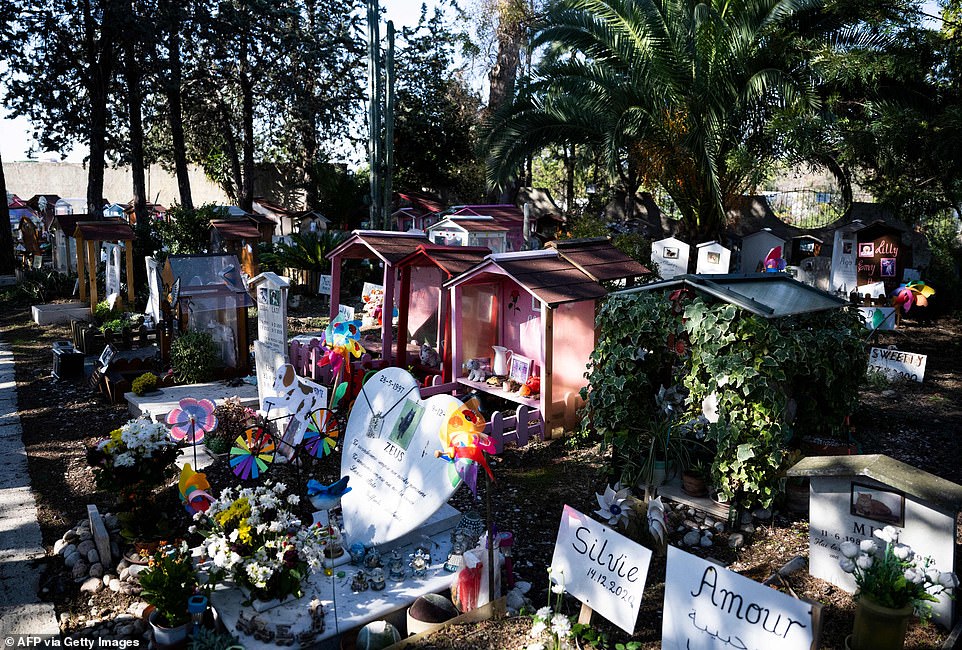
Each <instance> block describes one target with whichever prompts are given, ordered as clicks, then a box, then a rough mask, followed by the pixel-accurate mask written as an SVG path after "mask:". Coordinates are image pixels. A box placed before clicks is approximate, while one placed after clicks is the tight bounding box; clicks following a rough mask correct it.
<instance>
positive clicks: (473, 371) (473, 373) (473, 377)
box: [464, 359, 488, 381]
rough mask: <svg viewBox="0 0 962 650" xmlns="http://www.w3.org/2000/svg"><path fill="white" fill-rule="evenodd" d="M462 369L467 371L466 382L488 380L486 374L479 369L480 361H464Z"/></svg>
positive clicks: (482, 369) (481, 368)
mask: <svg viewBox="0 0 962 650" xmlns="http://www.w3.org/2000/svg"><path fill="white" fill-rule="evenodd" d="M464 369H465V370H467V371H468V381H484V380H486V379H487V378H488V373H487V372H486V371H485V370H484V368H483V367H481V360H480V359H470V360H469V361H466V362H465V364H464Z"/></svg>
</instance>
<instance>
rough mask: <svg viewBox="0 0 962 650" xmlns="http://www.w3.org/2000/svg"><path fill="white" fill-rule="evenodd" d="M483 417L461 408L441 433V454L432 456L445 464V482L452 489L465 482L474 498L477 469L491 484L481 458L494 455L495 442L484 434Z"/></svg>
mask: <svg viewBox="0 0 962 650" xmlns="http://www.w3.org/2000/svg"><path fill="white" fill-rule="evenodd" d="M484 424H485V422H484V417H483V416H482V415H481V414H480V413H478V412H477V411H476V410H474V409H472V408H470V407H469V406H467V405H464V404H462V405H461V406H459V407H458V408H457V409H455V411H454V412H453V413H452V414H451V415H450V416H449V417H448V423H447V426H446V427H443V428H442V429H441V434H440V437H441V444H442V446H443V447H444V448H443V449H442V450H441V451H437V452H435V454H434V455H435V456H436V457H438V458H443V459H444V460H446V461H448V463H449V464H448V478H449V479H450V480H451V484H452V485H457V484H458V481H464V482H465V483H466V484H467V486H468V487H469V488H470V489H471V493H472V494H474V496H477V495H478V465H481V466H482V467H483V468H484V471H486V472H487V473H488V478H490V479H491V480H492V481H493V480H494V474H492V473H491V468H490V467H488V461H487V460H485V458H484V455H485V454H486V453H487V454H493V453H495V451H496V449H495V446H494V440H492V439H491V438H490V437H489V436H487V435H485V434H484Z"/></svg>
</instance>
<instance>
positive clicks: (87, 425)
mask: <svg viewBox="0 0 962 650" xmlns="http://www.w3.org/2000/svg"><path fill="white" fill-rule="evenodd" d="M68 338H69V332H68V330H67V328H66V327H47V328H40V327H37V326H36V325H34V324H33V323H32V322H31V321H30V319H29V310H27V309H21V308H14V309H4V310H2V313H0V339H2V340H4V341H6V342H8V343H10V344H11V345H12V347H13V350H14V353H15V356H16V376H17V388H18V394H19V400H20V402H19V403H20V415H21V422H22V424H23V431H24V434H23V437H24V444H25V445H26V449H27V454H28V458H29V468H30V474H31V481H32V485H33V488H34V491H35V493H36V497H37V501H38V509H39V518H40V526H41V529H42V532H43V542H44V544H45V545H46V546H47V548H48V551H49V550H50V549H51V548H52V546H53V544H54V542H55V541H56V540H57V539H58V538H59V537H60V536H61V535H62V534H63V533H64V532H65V531H66V530H67V529H68V528H69V527H71V526H72V525H74V524H75V523H76V522H77V521H78V520H80V519H81V518H83V517H84V516H85V514H86V504H88V503H95V504H97V505H98V506H99V507H100V509H101V511H104V510H109V508H110V506H111V504H112V503H113V497H112V495H109V494H104V493H98V492H97V491H96V488H95V486H94V481H93V473H92V471H91V470H90V468H89V467H88V465H87V462H86V459H85V450H86V448H87V446H90V445H93V444H95V443H96V442H97V441H98V440H99V439H100V438H102V437H103V436H105V435H106V434H107V433H108V432H109V431H110V430H112V429H114V428H116V427H117V426H119V425H120V424H122V423H123V422H124V421H126V420H127V418H128V416H127V409H126V405H123V406H112V405H109V404H107V403H106V401H105V400H104V399H103V398H101V397H100V396H98V395H94V394H93V393H91V392H90V391H89V390H87V389H86V388H85V387H83V386H82V384H81V382H80V381H78V380H65V381H58V380H56V379H55V378H53V377H52V376H51V369H52V353H51V344H52V343H53V342H54V341H56V340H62V339H68ZM878 344H879V345H880V346H882V347H884V346H887V345H895V346H897V347H898V348H899V349H903V350H908V351H912V352H917V353H921V354H927V355H928V365H927V368H926V373H925V382H924V383H922V384H915V383H900V384H893V385H887V386H879V387H875V388H872V387H870V386H868V385H866V386H865V387H864V389H863V391H862V395H861V398H862V399H861V402H862V403H861V406H860V408H859V409H858V411H857V412H856V413H855V414H854V416H853V424H854V425H855V427H856V437H857V439H858V441H859V443H860V446H861V451H862V452H863V453H884V454H888V455H889V456H892V457H894V458H897V459H899V460H902V461H904V462H907V463H910V464H912V465H915V466H916V467H919V468H921V469H924V470H926V471H929V472H932V473H933V474H936V475H938V476H941V477H943V478H946V479H949V480H951V481H954V482H957V483H962V462H960V460H962V437H960V435H959V434H960V432H962V370H960V360H962V324H960V323H959V322H958V321H954V320H943V321H938V322H934V323H931V324H927V325H926V326H924V327H922V326H917V325H914V324H912V323H907V324H906V326H905V327H904V328H903V329H901V330H899V331H897V332H892V333H886V334H884V335H882V336H881V338H880V340H879V341H878ZM605 460H606V459H605V457H604V456H603V455H602V454H601V452H600V451H599V450H598V449H597V448H578V447H577V446H574V445H571V444H568V443H566V442H565V441H552V442H550V443H534V444H531V445H528V446H527V447H525V448H522V449H512V450H508V451H506V452H505V453H504V454H503V455H501V456H500V457H499V458H497V459H494V461H493V463H492V464H493V469H494V472H495V475H496V480H497V482H496V483H495V484H494V487H493V489H492V499H491V502H492V508H493V516H494V520H495V522H496V525H497V526H498V528H499V529H501V530H511V531H513V532H514V534H515V539H516V547H515V553H514V555H515V557H514V566H515V573H516V574H517V576H518V578H519V579H520V580H524V581H527V582H530V583H531V584H532V589H531V591H530V592H529V594H528V597H529V598H530V599H531V602H532V604H533V606H534V607H535V608H537V607H540V606H542V605H545V604H547V573H546V571H545V568H546V567H547V565H548V564H549V563H550V560H551V555H552V552H553V548H554V541H555V537H556V535H557V530H558V522H559V521H560V515H561V510H562V506H563V505H564V504H569V505H571V506H573V507H575V508H577V509H579V510H581V511H583V512H592V511H593V510H595V509H596V508H597V504H596V501H595V493H596V492H600V491H602V490H603V489H604V468H605ZM335 466H336V464H335V463H332V468H335ZM333 471H336V469H332V472H333ZM208 475H209V477H210V478H211V483H212V484H214V485H219V484H220V485H223V484H224V483H223V482H221V481H224V482H226V481H227V480H229V478H230V477H231V476H232V475H231V474H229V472H228V471H227V470H226V469H225V468H224V467H217V466H214V467H212V468H210V469H209V470H208ZM279 478H280V477H279ZM173 492H174V490H171V491H170V494H169V498H170V499H171V501H170V505H171V510H175V511H177V512H178V513H180V512H181V511H182V509H181V508H180V506H179V505H177V504H176V503H175V499H176V496H174V494H173ZM471 500H472V497H471V495H470V493H469V492H467V491H466V490H462V491H459V493H458V494H457V495H456V497H455V499H454V500H453V503H454V505H455V506H457V507H459V508H465V507H468V506H471V505H472V503H471ZM475 505H476V507H483V502H482V503H479V504H475ZM183 524H184V525H185V526H186V517H185V518H184V521H183ZM676 535H678V534H677V533H676ZM719 537H720V538H721V539H720V540H719V543H718V544H716V545H715V546H713V547H711V548H708V549H701V550H700V552H701V553H702V554H703V555H706V556H712V557H716V558H718V559H720V560H721V561H723V562H724V563H726V564H728V565H730V567H731V568H733V569H735V570H737V571H739V572H741V573H743V574H745V575H748V576H749V577H751V578H753V579H756V580H763V579H764V578H765V577H767V576H768V575H770V574H771V573H772V572H774V571H775V570H776V569H778V568H779V567H781V566H782V565H783V564H785V563H786V562H788V561H789V560H791V559H792V558H794V557H796V556H803V557H807V554H808V529H807V522H806V521H805V520H800V519H799V518H798V517H793V516H786V515H783V514H781V513H780V512H776V514H775V516H774V517H773V518H772V520H771V521H770V523H769V524H768V525H761V526H758V528H757V530H756V532H755V534H754V535H753V536H752V538H751V539H750V541H749V543H748V544H747V545H746V546H745V547H743V548H741V549H738V550H734V549H730V548H728V546H727V544H726V543H725V535H720V536H719ZM672 541H673V542H674V543H676V544H677V543H678V540H677V539H673V540H672ZM62 569H63V567H62V560H61V559H60V558H58V557H56V556H53V555H51V557H50V559H49V561H48V562H47V565H46V569H45V575H44V579H43V581H42V597H43V598H44V599H46V600H49V601H52V602H53V603H54V604H55V606H56V609H57V611H58V614H60V615H61V621H62V628H63V630H64V632H71V631H74V630H76V629H78V628H81V627H83V626H84V625H85V621H86V620H87V619H89V618H91V617H97V618H109V617H110V616H111V613H112V612H116V613H120V612H123V611H124V610H125V609H126V608H127V606H128V605H129V600H127V598H128V597H125V596H121V595H120V594H115V593H113V592H110V591H108V590H104V591H102V592H101V593H99V594H97V595H96V596H94V597H92V598H90V597H88V596H87V595H81V594H80V593H79V589H78V585H77V584H75V583H74V582H73V580H72V579H71V578H69V577H68V576H65V575H64V574H63V571H62ZM664 570H665V565H664V560H663V559H662V558H656V559H655V560H654V561H653V563H652V567H651V571H650V574H649V577H648V586H647V588H646V593H645V597H644V600H643V601H642V605H641V613H640V615H639V618H638V622H637V626H636V628H635V629H636V631H635V634H634V635H632V636H630V637H629V636H627V635H626V634H625V633H624V632H622V631H620V630H618V629H617V628H615V627H614V626H611V625H609V624H607V623H606V622H605V621H602V620H598V618H597V617H596V620H595V621H594V622H593V623H594V627H595V629H597V630H598V631H600V632H601V633H603V634H604V635H605V637H606V639H607V647H612V648H613V647H615V644H616V643H626V642H629V641H635V642H638V643H639V646H638V647H639V648H644V649H654V648H659V647H660V636H661V623H662V621H661V616H662V612H661V603H662V597H663V591H664V585H663V576H664ZM788 583H789V586H790V588H791V589H792V590H793V591H794V592H795V593H796V594H798V595H799V596H803V597H807V598H811V599H813V600H816V601H819V602H821V603H823V605H824V607H823V617H824V627H823V634H822V645H821V647H823V648H838V649H841V648H844V637H845V636H846V635H847V634H849V633H850V631H851V621H852V617H853V612H854V605H853V603H852V599H851V597H850V596H849V595H848V594H846V593H844V592H842V591H841V590H839V589H837V588H835V587H833V586H832V585H830V584H828V583H826V582H823V581H821V580H817V579H814V578H811V577H809V576H808V575H807V573H806V572H804V571H803V572H801V573H798V574H795V575H794V576H792V577H791V578H790V579H789V581H788ZM566 605H567V606H568V608H569V613H571V614H575V613H577V611H578V607H579V604H578V603H577V602H574V601H573V600H572V601H570V602H567V603H566ZM530 628H531V620H530V618H527V617H513V618H507V619H502V620H496V621H489V622H485V623H481V624H476V625H469V626H462V627H456V628H451V629H448V630H446V631H443V632H440V633H437V634H435V635H433V636H432V637H431V639H430V640H429V641H428V642H427V643H425V644H423V645H421V646H419V647H422V648H457V649H462V648H463V649H468V648H471V649H474V648H499V649H500V648H503V649H511V648H524V647H525V646H526V645H527V644H528V643H529V642H530V641H531V639H530V638H529V637H528V632H529V630H530ZM945 638H946V632H945V631H944V630H942V629H939V628H938V627H936V626H934V625H922V624H919V623H918V622H913V624H912V625H911V628H910V630H909V637H908V640H907V643H906V647H907V648H939V647H941V645H942V643H943V642H944V640H945Z"/></svg>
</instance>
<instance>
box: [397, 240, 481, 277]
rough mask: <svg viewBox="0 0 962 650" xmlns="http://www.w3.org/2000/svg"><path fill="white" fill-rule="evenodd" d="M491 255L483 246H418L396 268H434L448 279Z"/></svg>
mask: <svg viewBox="0 0 962 650" xmlns="http://www.w3.org/2000/svg"><path fill="white" fill-rule="evenodd" d="M489 253H491V251H490V250H489V249H488V248H485V247H484V246H435V247H431V248H428V247H426V246H418V247H417V249H416V250H415V251H414V252H413V253H411V254H410V255H407V256H405V257H404V258H403V259H401V260H399V261H398V262H397V265H398V266H436V267H438V268H439V269H441V270H442V271H443V272H444V273H445V274H446V275H447V276H448V278H453V277H456V276H458V275H461V274H462V273H464V272H465V271H467V270H468V269H470V268H471V267H472V266H474V265H476V264H478V263H479V262H481V261H482V260H483V259H484V258H485V256H486V255H488V254H489Z"/></svg>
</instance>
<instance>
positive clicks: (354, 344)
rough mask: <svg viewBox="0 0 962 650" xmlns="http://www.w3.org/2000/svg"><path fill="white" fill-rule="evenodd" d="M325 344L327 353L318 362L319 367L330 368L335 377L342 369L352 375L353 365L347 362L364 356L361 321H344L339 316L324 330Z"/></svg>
mask: <svg viewBox="0 0 962 650" xmlns="http://www.w3.org/2000/svg"><path fill="white" fill-rule="evenodd" d="M323 344H324V347H325V349H326V351H325V352H324V355H323V356H322V357H321V358H320V359H319V360H318V362H317V365H318V367H319V368H323V367H324V366H330V367H331V371H332V373H333V375H334V377H338V376H339V375H340V373H341V369H342V368H344V369H345V370H346V371H347V372H348V373H350V370H351V365H350V363H345V361H347V360H349V359H350V358H351V357H354V358H355V359H357V358H359V357H360V356H361V355H362V354H364V348H363V347H362V346H361V321H359V320H352V321H349V320H344V317H343V316H341V315H340V314H338V316H337V318H335V319H334V320H332V321H331V322H330V324H328V326H327V329H326V330H324V338H323Z"/></svg>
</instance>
